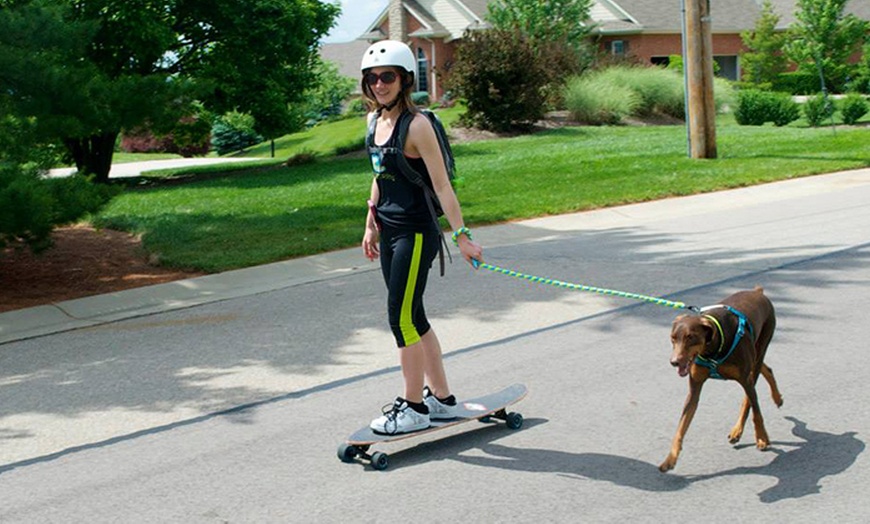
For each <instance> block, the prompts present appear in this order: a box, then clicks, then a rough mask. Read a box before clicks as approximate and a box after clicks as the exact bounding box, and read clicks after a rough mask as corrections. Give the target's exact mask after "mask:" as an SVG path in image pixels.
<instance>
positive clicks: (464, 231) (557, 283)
mask: <svg viewBox="0 0 870 524" xmlns="http://www.w3.org/2000/svg"><path fill="white" fill-rule="evenodd" d="M460 235H465V236H467V237H468V239H469V240H471V231H470V230H469V229H468V228H467V227H461V228H459V229H457V230H456V231H454V232H453V235H452V236H453V243H454V244H455V245H457V246H458V245H459V237H460ZM471 263H472V265H474V267H475V269H477V268H483V269H488V270H490V271H493V272H495V273H500V274H502V275H507V276H509V277H514V278H518V279H520V280H526V281H528V282H534V283H536V284H546V285H548V286H554V287H558V288H562V289H573V290H576V291H587V292H589V293H598V294H599V295H609V296H613V297H621V298H630V299H633V300H641V301H643V302H649V303H650V304H655V305H657V306H665V307H669V308H673V309H688V310H690V311H694V312H695V313H697V312H699V311H700V309H699V308H698V307H697V306H689V305H687V304H686V303H685V302H674V301H673V300H667V299H664V298H659V297H651V296H648V295H640V294H638V293H629V292H627V291H617V290H615V289H604V288H600V287H595V286H587V285H585V284H572V283H571V282H563V281H561V280H555V279H552V278H544V277H536V276H535V275H528V274H526V273H520V272H519V271H514V270H512V269H505V268H503V267H498V266H494V265H492V264H487V263H486V262H481V261H479V260H474V259H472V260H471Z"/></svg>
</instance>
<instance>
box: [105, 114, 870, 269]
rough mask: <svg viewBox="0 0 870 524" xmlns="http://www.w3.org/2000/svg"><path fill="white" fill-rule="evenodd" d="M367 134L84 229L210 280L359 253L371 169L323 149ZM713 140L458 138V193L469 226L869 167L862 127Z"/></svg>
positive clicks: (567, 132)
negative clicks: (124, 237)
mask: <svg viewBox="0 0 870 524" xmlns="http://www.w3.org/2000/svg"><path fill="white" fill-rule="evenodd" d="M456 115H457V113H451V112H448V113H447V114H446V115H445V117H444V119H445V120H446V121H447V122H448V124H449V123H450V122H452V121H454V120H455V117H456ZM364 127H365V124H364V122H363V121H362V119H352V120H347V121H341V122H336V123H332V124H326V125H323V126H318V127H317V128H314V129H313V130H309V131H307V132H305V133H301V134H299V135H294V136H290V137H286V138H284V139H282V140H280V141H278V143H279V144H280V145H279V151H281V152H282V153H281V155H279V156H278V158H279V159H286V158H288V157H290V156H293V155H295V154H298V153H300V152H308V153H316V154H318V155H320V158H319V159H318V160H317V161H315V162H314V163H311V164H306V165H300V166H295V167H290V168H287V167H278V166H273V167H272V169H263V168H262V167H261V168H260V169H259V170H250V169H248V170H243V171H236V172H234V173H232V174H228V175H227V176H219V175H218V176H216V175H215V174H214V172H212V176H210V177H209V178H208V179H204V180H201V181H194V182H190V183H185V184H180V185H165V186H161V185H158V186H156V187H154V188H151V189H137V190H129V191H126V192H125V193H123V194H122V195H120V196H119V197H117V198H115V200H113V201H112V203H111V204H110V205H109V206H108V207H107V208H106V209H105V210H104V211H103V212H101V213H100V214H99V216H97V217H94V218H93V222H94V223H95V224H96V225H97V226H99V227H108V228H116V229H122V230H127V231H132V232H136V233H141V234H142V236H143V237H142V238H143V242H144V245H145V247H146V249H147V250H148V251H149V252H151V253H153V254H156V255H157V256H158V258H159V260H160V261H161V263H162V264H164V265H167V266H173V267H183V268H193V269H200V270H204V271H209V272H218V271H224V270H227V269H233V268H240V267H246V266H251V265H256V264H263V263H268V262H274V261H277V260H282V259H286V258H291V257H298V256H303V255H310V254H314V253H318V252H323V251H328V250H334V249H339V248H344V247H350V246H355V245H357V244H358V243H359V242H360V239H361V238H362V233H363V230H362V228H363V222H364V219H365V214H366V206H365V201H366V198H367V196H368V191H369V186H370V181H371V178H370V177H371V175H370V167H369V166H368V163H367V160H366V159H365V157H364V156H363V155H349V156H345V157H341V156H340V157H330V156H329V155H330V151H333V152H334V150H335V149H334V148H335V147H336V144H350V143H353V142H354V141H357V142H360V140H361V136H362V133H364V131H365V130H364ZM717 145H718V151H719V158H718V159H716V160H693V159H689V158H687V155H686V149H687V148H686V131H685V127H683V126H650V127H569V128H563V129H557V130H552V131H547V132H543V133H539V134H535V135H529V136H521V137H516V138H507V139H499V140H490V141H483V142H474V143H466V144H456V145H455V146H454V152H455V153H456V156H457V166H458V170H459V173H460V175H461V176H462V177H463V178H464V179H465V184H464V185H463V187H462V188H461V189H460V190H459V198H460V201H461V202H462V205H463V210H464V212H465V218H466V222H467V223H468V224H469V225H470V226H474V225H479V224H487V223H494V222H502V221H509V220H516V219H522V218H529V217H536V216H542V215H549V214H560V213H567V212H574V211H581V210H587V209H593V208H600V207H606V206H614V205H619V204H626V203H630V202H640V201H647V200H653V199H661V198H667V197H670V196H675V195H688V194H693V193H700V192H709V191H716V190H720V189H725V188H732V187H739V186H748V185H753V184H759V183H765V182H771V181H775V180H782V179H787V178H793V177H799V176H806V175H812V174H818V173H825V172H832V171H839V170H845V169H854V168H861V167H868V166H870V129H868V128H867V127H864V128H837V129H836V130H832V129H830V128H818V129H812V128H806V127H794V126H788V127H784V128H775V127H772V126H764V127H744V126H738V125H736V124H735V123H734V122H733V118H731V117H728V116H725V117H720V119H719V121H718V123H717ZM262 147H268V146H260V148H257V149H255V150H252V151H249V152H248V153H247V154H249V155H255V154H261V155H262V154H263V151H261V150H260V149H261V148H262ZM330 148H332V149H330ZM266 151H268V149H266Z"/></svg>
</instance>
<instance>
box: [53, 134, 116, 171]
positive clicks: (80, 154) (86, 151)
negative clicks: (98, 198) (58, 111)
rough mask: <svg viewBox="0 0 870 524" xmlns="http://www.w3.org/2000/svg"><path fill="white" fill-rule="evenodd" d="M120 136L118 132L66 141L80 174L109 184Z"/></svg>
mask: <svg viewBox="0 0 870 524" xmlns="http://www.w3.org/2000/svg"><path fill="white" fill-rule="evenodd" d="M119 134H120V133H119V132H118V131H108V132H106V133H101V134H98V135H91V136H89V137H86V138H68V139H66V140H64V144H65V145H66V148H67V149H68V150H69V152H70V155H72V158H73V160H74V161H75V163H76V168H77V169H78V171H79V174H82V175H94V177H95V178H94V180H95V181H96V182H99V183H101V184H105V183H108V182H109V171H110V170H111V169H112V155H113V154H114V152H115V140H116V139H117V138H118V135H119Z"/></svg>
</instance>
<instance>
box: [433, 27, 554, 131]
mask: <svg viewBox="0 0 870 524" xmlns="http://www.w3.org/2000/svg"><path fill="white" fill-rule="evenodd" d="M554 50H555V46H548V45H542V44H539V45H538V46H537V48H536V47H533V46H532V45H531V42H530V41H529V39H528V38H527V37H526V36H524V35H523V34H522V33H520V32H519V31H508V30H501V29H491V30H487V31H476V32H471V33H469V34H467V35H466V38H465V39H464V40H463V43H462V45H461V46H460V47H459V49H458V50H457V53H456V62H455V64H454V66H453V69H452V71H451V72H450V77H449V78H448V84H449V86H448V87H449V89H451V90H453V91H454V93H455V95H456V96H458V97H459V98H463V99H465V102H466V108H467V110H466V113H465V114H464V115H463V117H462V123H463V124H465V125H471V126H475V127H480V128H482V129H488V130H491V131H508V130H510V129H513V128H526V129H527V128H529V127H531V125H532V124H534V123H535V122H536V121H538V120H540V119H541V118H542V117H543V116H544V113H545V112H546V108H547V104H546V97H547V86H548V85H550V84H552V83H553V82H555V81H556V77H557V76H558V75H559V73H560V71H561V70H559V69H558V68H555V67H552V66H551V64H552V63H555V62H554V61H552V60H550V59H549V58H548V57H549V54H550V52H551V51H553V52H555V51H554Z"/></svg>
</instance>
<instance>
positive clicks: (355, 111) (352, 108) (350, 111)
mask: <svg viewBox="0 0 870 524" xmlns="http://www.w3.org/2000/svg"><path fill="white" fill-rule="evenodd" d="M344 114H345V115H348V116H359V115H364V114H366V102H365V100H363V99H362V98H361V97H355V98H353V99H351V100H350V102H348V103H347V106H345V108H344Z"/></svg>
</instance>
